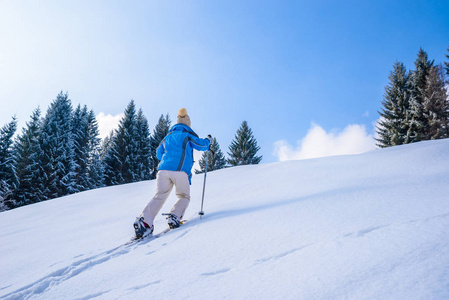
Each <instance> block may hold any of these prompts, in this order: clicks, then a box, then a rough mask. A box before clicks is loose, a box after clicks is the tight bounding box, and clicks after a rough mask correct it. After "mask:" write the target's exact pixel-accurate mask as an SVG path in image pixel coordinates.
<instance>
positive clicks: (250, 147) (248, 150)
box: [228, 121, 262, 166]
mask: <svg viewBox="0 0 449 300" xmlns="http://www.w3.org/2000/svg"><path fill="white" fill-rule="evenodd" d="M229 150H230V152H228V155H229V156H230V158H229V159H228V163H229V164H230V165H231V166H240V165H252V164H258V163H259V162H260V161H261V160H262V156H256V154H257V151H259V150H260V147H258V146H257V141H256V139H255V138H254V136H253V132H252V130H251V128H249V127H248V123H247V122H246V121H243V123H242V125H241V126H240V128H239V129H238V130H237V133H236V135H235V138H234V140H233V141H232V143H231V145H230V146H229Z"/></svg>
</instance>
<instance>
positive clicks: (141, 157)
mask: <svg viewBox="0 0 449 300" xmlns="http://www.w3.org/2000/svg"><path fill="white" fill-rule="evenodd" d="M137 143H138V159H137V161H138V165H137V174H138V179H139V180H149V179H150V177H151V163H150V160H151V146H150V127H149V126H148V120H147V118H146V117H145V116H144V115H143V111H142V109H139V111H138V113H137Z"/></svg>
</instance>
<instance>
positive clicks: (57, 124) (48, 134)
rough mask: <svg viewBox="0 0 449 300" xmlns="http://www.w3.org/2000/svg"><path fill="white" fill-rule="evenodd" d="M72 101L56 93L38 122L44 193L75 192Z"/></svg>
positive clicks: (56, 195) (66, 96) (49, 195)
mask: <svg viewBox="0 0 449 300" xmlns="http://www.w3.org/2000/svg"><path fill="white" fill-rule="evenodd" d="M72 113H73V109H72V104H71V101H70V99H69V98H68V94H67V93H63V92H61V93H59V94H58V96H57V97H56V99H55V100H54V101H53V103H52V104H51V105H50V107H49V109H48V110H47V114H46V116H45V118H44V120H43V124H42V131H41V132H42V135H41V149H42V162H41V163H42V168H43V170H44V173H45V174H44V176H45V178H44V186H45V191H44V195H45V196H46V197H47V198H48V199H51V198H55V197H60V196H65V195H68V194H72V193H75V192H77V191H78V190H77V187H76V182H75V166H76V164H75V161H74V155H75V151H74V150H75V145H74V139H73V131H72Z"/></svg>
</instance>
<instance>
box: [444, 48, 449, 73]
mask: <svg viewBox="0 0 449 300" xmlns="http://www.w3.org/2000/svg"><path fill="white" fill-rule="evenodd" d="M447 52H448V53H449V47H447ZM446 58H447V59H448V60H449V54H446ZM444 65H445V66H446V67H445V69H446V74H447V75H449V61H447V62H444Z"/></svg>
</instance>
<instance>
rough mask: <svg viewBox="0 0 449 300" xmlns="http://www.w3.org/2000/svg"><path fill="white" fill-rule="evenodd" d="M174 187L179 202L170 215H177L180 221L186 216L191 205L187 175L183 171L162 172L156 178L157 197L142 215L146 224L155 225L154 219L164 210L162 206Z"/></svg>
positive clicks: (155, 196)
mask: <svg viewBox="0 0 449 300" xmlns="http://www.w3.org/2000/svg"><path fill="white" fill-rule="evenodd" d="M173 185H175V191H176V196H177V197H178V200H177V201H176V203H175V204H174V206H173V208H172V209H171V211H170V213H172V214H174V215H176V216H177V217H178V218H179V219H181V218H182V217H183V216H184V213H185V211H186V209H187V207H188V206H189V203H190V184H189V177H188V175H187V173H185V172H182V171H167V170H160V171H158V172H157V176H156V195H154V197H153V199H151V200H150V202H149V203H148V204H147V206H146V207H145V209H144V210H143V212H142V214H141V217H143V218H144V221H145V223H147V224H148V225H150V226H152V225H153V221H154V218H155V217H156V215H157V214H158V213H159V211H160V210H161V209H162V206H163V205H164V203H165V201H166V200H167V198H168V196H169V195H170V192H171V191H172V189H173Z"/></svg>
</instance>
